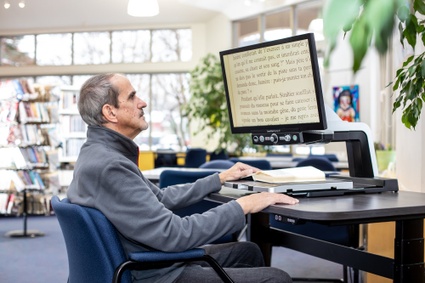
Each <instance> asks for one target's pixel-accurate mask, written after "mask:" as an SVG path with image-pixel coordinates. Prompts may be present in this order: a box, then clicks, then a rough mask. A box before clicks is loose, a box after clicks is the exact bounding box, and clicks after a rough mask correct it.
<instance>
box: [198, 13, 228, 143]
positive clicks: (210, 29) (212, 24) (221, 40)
mask: <svg viewBox="0 0 425 283" xmlns="http://www.w3.org/2000/svg"><path fill="white" fill-rule="evenodd" d="M204 34H205V35H206V37H205V38H204V44H205V47H206V48H205V52H204V54H202V56H204V55H206V54H207V53H212V54H214V55H216V56H217V57H219V52H220V51H222V50H226V49H229V48H231V47H232V46H231V45H232V43H231V42H232V41H231V38H232V23H231V21H230V20H229V19H228V18H227V17H226V16H225V15H219V16H217V17H215V18H213V19H212V20H211V21H209V22H208V23H206V25H205V33H204ZM194 48H195V44H194ZM196 48H198V46H197V47H196ZM190 128H191V131H192V138H191V146H192V147H202V148H206V149H207V150H208V151H213V150H215V149H216V148H217V147H218V143H217V140H218V138H217V139H209V140H206V138H205V134H202V133H201V134H196V135H195V134H194V133H196V131H197V129H199V127H198V126H197V122H196V121H191V125H190Z"/></svg>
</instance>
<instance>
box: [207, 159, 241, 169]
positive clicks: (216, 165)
mask: <svg viewBox="0 0 425 283" xmlns="http://www.w3.org/2000/svg"><path fill="white" fill-rule="evenodd" d="M233 165H235V163H234V162H232V161H230V160H224V159H215V160H211V161H208V162H205V163H204V164H201V166H199V168H207V169H229V168H230V167H232V166H233Z"/></svg>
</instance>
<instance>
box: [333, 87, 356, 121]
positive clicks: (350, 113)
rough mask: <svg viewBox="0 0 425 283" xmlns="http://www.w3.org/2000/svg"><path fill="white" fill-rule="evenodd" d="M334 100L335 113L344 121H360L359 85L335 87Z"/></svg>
mask: <svg viewBox="0 0 425 283" xmlns="http://www.w3.org/2000/svg"><path fill="white" fill-rule="evenodd" d="M333 98H334V111H335V113H336V114H338V116H339V117H340V118H341V119H342V120H343V121H348V122H358V121H360V117H359V110H360V104H359V86H358V85H351V86H336V87H333Z"/></svg>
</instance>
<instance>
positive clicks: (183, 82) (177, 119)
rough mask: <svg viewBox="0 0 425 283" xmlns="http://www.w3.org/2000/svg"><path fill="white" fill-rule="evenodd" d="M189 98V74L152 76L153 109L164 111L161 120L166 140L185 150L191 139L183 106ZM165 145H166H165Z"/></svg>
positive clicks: (173, 145)
mask: <svg viewBox="0 0 425 283" xmlns="http://www.w3.org/2000/svg"><path fill="white" fill-rule="evenodd" d="M188 100H189V75H188V74H163V75H153V76H152V103H151V105H152V109H153V110H156V111H158V112H162V114H161V116H162V121H159V123H160V125H161V127H162V132H163V134H164V136H165V137H166V138H165V140H166V141H168V142H169V143H170V141H172V144H171V145H170V146H168V147H174V148H173V149H175V147H177V148H178V149H179V150H184V149H185V148H186V146H187V143H188V140H189V128H188V121H187V119H185V118H183V112H182V111H183V109H182V108H183V106H184V105H185V104H187V102H188ZM163 147H164V145H163Z"/></svg>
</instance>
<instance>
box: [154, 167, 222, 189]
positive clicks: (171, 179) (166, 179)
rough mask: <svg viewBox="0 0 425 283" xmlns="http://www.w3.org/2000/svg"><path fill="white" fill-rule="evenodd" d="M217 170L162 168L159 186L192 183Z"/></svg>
mask: <svg viewBox="0 0 425 283" xmlns="http://www.w3.org/2000/svg"><path fill="white" fill-rule="evenodd" d="M217 172H218V170H214V169H211V170H205V171H204V170H202V171H191V170H172V169H170V170H164V171H162V172H161V174H160V175H159V187H160V188H165V187H168V186H171V185H176V184H186V183H193V182H195V181H196V180H198V179H200V178H204V177H206V176H209V175H212V174H214V173H217Z"/></svg>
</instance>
